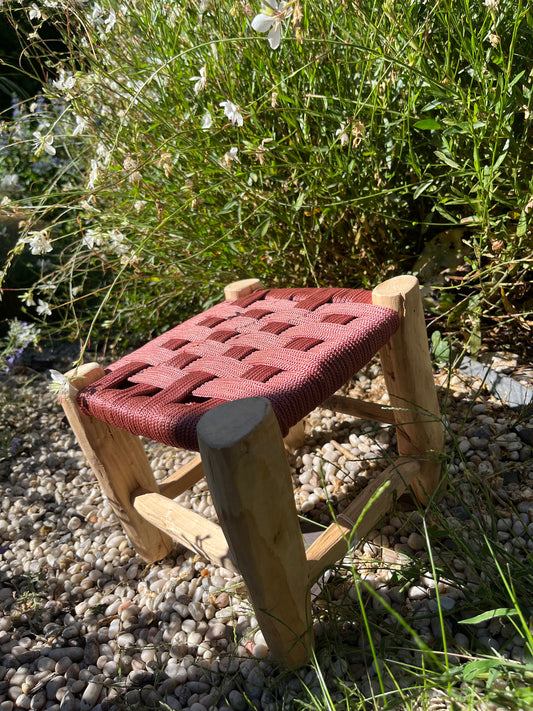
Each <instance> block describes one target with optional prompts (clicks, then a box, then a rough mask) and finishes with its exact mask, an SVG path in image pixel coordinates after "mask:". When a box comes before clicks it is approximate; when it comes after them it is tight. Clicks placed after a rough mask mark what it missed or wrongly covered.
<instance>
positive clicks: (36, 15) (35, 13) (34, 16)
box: [30, 3, 42, 20]
mask: <svg viewBox="0 0 533 711" xmlns="http://www.w3.org/2000/svg"><path fill="white" fill-rule="evenodd" d="M41 17H42V15H41V11H40V10H39V8H38V7H37V5H36V4H35V3H33V5H32V6H31V10H30V20H40V19H41Z"/></svg>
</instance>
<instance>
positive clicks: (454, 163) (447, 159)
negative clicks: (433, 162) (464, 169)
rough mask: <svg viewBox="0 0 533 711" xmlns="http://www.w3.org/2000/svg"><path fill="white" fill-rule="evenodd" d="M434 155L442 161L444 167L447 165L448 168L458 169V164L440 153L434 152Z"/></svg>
mask: <svg viewBox="0 0 533 711" xmlns="http://www.w3.org/2000/svg"><path fill="white" fill-rule="evenodd" d="M435 155H436V156H437V158H440V159H441V160H442V161H444V163H446V165H449V166H450V168H460V167H461V166H460V165H459V163H456V162H455V161H454V160H453V159H452V158H450V157H449V156H447V155H446V154H445V153H443V152H442V151H435Z"/></svg>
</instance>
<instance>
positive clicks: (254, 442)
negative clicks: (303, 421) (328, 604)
mask: <svg viewBox="0 0 533 711" xmlns="http://www.w3.org/2000/svg"><path fill="white" fill-rule="evenodd" d="M198 441H199V444H200V454H201V456H202V462H203V464H204V470H205V475H206V479H207V482H208V484H209V489H210V491H211V495H212V497H213V504H214V506H215V509H216V511H217V513H218V518H219V521H220V525H221V526H222V529H223V531H224V534H225V536H226V538H227V541H228V544H229V547H230V550H231V553H232V557H233V560H234V561H235V563H236V565H237V568H238V569H239V570H240V572H241V575H242V577H243V579H244V582H245V584H246V586H247V588H248V592H249V595H250V599H251V602H252V604H253V606H254V609H255V613H256V616H257V619H258V621H259V624H260V626H261V629H262V631H263V634H264V636H265V640H266V642H267V644H268V646H269V648H270V651H271V652H272V654H273V655H274V657H275V658H277V659H280V660H283V661H284V662H285V663H286V664H288V665H293V664H301V663H304V662H306V661H308V659H309V656H310V653H311V649H312V639H313V638H312V620H311V609H310V608H311V603H310V592H309V580H308V573H307V562H306V557H305V550H304V544H303V541H302V536H301V533H300V527H299V524H298V518H297V513H296V506H295V504H294V493H293V489H292V480H291V475H290V470H289V465H288V462H287V458H286V453H285V448H284V445H283V439H282V437H281V432H280V429H279V425H278V421H277V419H276V417H275V415H274V413H273V411H272V408H271V406H270V403H269V401H268V400H266V399H265V398H260V397H257V398H245V399H243V400H235V401H233V402H227V403H224V404H222V405H219V406H218V407H215V408H213V409H212V410H210V411H209V412H207V413H206V414H205V415H204V416H203V417H202V419H201V420H200V422H199V424H198Z"/></svg>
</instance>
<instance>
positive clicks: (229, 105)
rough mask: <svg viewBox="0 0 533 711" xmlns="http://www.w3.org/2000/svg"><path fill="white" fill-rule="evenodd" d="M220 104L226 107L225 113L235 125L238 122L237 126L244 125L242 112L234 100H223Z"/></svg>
mask: <svg viewBox="0 0 533 711" xmlns="http://www.w3.org/2000/svg"><path fill="white" fill-rule="evenodd" d="M220 106H222V107H223V108H224V113H225V115H226V116H227V117H228V118H229V120H230V121H231V123H232V124H233V125H234V126H235V124H237V126H242V114H240V113H239V110H238V108H237V107H236V106H235V104H234V103H233V102H232V101H221V102H220Z"/></svg>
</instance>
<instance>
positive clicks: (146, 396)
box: [79, 288, 399, 449]
mask: <svg viewBox="0 0 533 711" xmlns="http://www.w3.org/2000/svg"><path fill="white" fill-rule="evenodd" d="M371 300H372V294H371V292H369V291H363V290H360V289H355V290H354V289H326V288H324V289H269V290H259V291H253V292H252V293H251V294H248V295H247V296H244V297H241V298H239V299H235V300H233V301H224V302H223V303H221V304H218V305H216V306H213V307H212V308H210V309H208V310H207V311H205V312H204V313H201V314H199V315H197V316H194V317H193V318H191V319H189V320H188V321H185V322H184V323H182V324H180V325H179V326H176V327H175V328H173V329H171V330H170V331H167V333H164V334H163V335H162V336H159V337H158V338H155V339H154V340H153V341H150V342H149V343H147V344H146V345H144V346H142V347H141V348H139V349H138V350H136V351H134V352H133V353H131V354H130V355H127V356H125V357H124V358H121V359H120V360H118V361H117V362H116V363H114V364H113V365H111V366H110V367H109V368H108V369H107V371H106V375H105V376H104V377H103V378H102V379H101V380H98V381H97V382H96V383H93V384H92V385H89V386H87V387H86V388H84V389H83V390H81V392H80V394H79V403H80V407H81V409H82V410H83V411H84V412H86V413H87V414H90V415H93V416H94V417H96V418H98V419H100V420H104V421H105V422H108V423H109V424H112V425H115V426H116V427H121V428H122V429H125V430H128V431H129V432H133V433H134V434H137V435H144V436H146V437H149V438H150V439H153V440H156V441H158V442H164V443H166V444H170V445H173V446H176V447H182V448H184V449H198V442H197V438H196V426H197V424H198V421H199V419H200V418H201V417H202V415H203V414H204V413H205V412H207V410H209V409H211V408H212V407H215V406H216V405H219V404H221V403H222V402H225V401H227V400H237V399H239V398H244V397H251V396H263V397H266V398H268V399H269V400H270V402H271V404H272V408H273V410H274V412H275V413H276V416H277V418H278V421H279V424H280V427H281V430H282V433H283V435H286V434H287V432H288V431H289V428H290V427H291V426H292V425H295V424H296V423H297V422H298V421H299V420H300V419H301V418H302V417H304V416H305V415H307V414H308V413H309V412H311V410H313V409H314V408H315V407H317V406H318V405H320V403H322V402H323V401H324V400H326V399H327V398H328V397H330V396H331V395H333V393H334V392H335V391H336V390H338V388H339V387H341V385H343V384H344V383H345V382H346V381H347V380H349V379H350V378H351V377H352V376H353V375H355V373H357V371H358V370H360V369H361V368H362V367H363V366H364V365H365V364H366V363H368V361H369V360H370V359H371V358H372V356H373V355H374V354H375V353H377V351H378V350H379V349H380V348H381V347H382V346H383V345H384V344H385V343H386V342H387V341H388V340H389V339H390V337H391V336H392V335H393V333H394V332H395V331H396V329H397V328H398V326H399V319H398V315H397V314H396V312H395V311H394V310H392V309H388V308H385V307H381V306H373V305H372V302H371Z"/></svg>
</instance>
